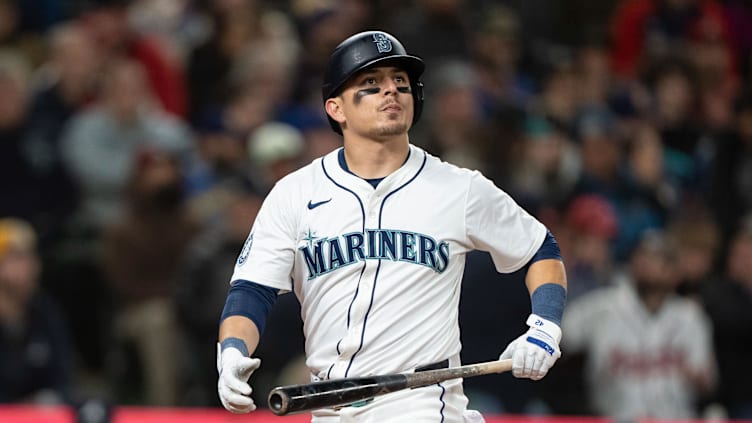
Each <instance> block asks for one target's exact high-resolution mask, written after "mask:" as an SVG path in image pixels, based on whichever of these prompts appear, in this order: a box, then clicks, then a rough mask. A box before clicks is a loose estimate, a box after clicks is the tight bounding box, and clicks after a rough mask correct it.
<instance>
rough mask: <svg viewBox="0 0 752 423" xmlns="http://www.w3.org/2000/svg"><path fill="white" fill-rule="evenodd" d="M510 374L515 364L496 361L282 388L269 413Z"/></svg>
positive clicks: (272, 398) (277, 390) (348, 402)
mask: <svg viewBox="0 0 752 423" xmlns="http://www.w3.org/2000/svg"><path fill="white" fill-rule="evenodd" d="M510 370H512V360H497V361H488V362H485V363H476V364H468V365H465V366H460V367H454V368H449V369H438V370H428V371H423V372H415V373H395V374H386V375H375V376H365V377H357V378H349V379H348V378H344V379H330V380H323V381H320V382H312V383H307V384H302V385H288V386H279V387H276V388H274V389H272V390H271V392H269V398H268V401H269V409H270V410H271V411H272V413H274V414H276V415H278V416H283V415H285V414H291V413H300V412H305V411H311V410H316V409H319V408H328V407H342V406H347V405H351V404H353V403H357V402H359V401H364V400H368V399H372V398H374V397H377V396H380V395H384V394H388V393H390V392H396V391H401V390H403V389H408V388H409V389H413V388H420V387H422V386H428V385H433V384H434V383H439V382H442V381H445V380H449V379H457V378H466V377H473V376H480V375H487V374H492V373H502V372H508V371H510Z"/></svg>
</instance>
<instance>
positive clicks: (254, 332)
mask: <svg viewBox="0 0 752 423" xmlns="http://www.w3.org/2000/svg"><path fill="white" fill-rule="evenodd" d="M228 338H238V339H241V340H242V341H243V342H245V345H246V347H248V353H249V355H253V352H254V351H255V350H256V347H257V346H258V343H259V338H260V334H259V330H258V328H257V327H256V324H255V323H253V320H251V319H249V318H247V317H245V316H229V317H227V318H226V319H224V320H222V323H221V324H220V325H219V342H222V341H224V340H225V339H228Z"/></svg>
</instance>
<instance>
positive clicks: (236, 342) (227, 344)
mask: <svg viewBox="0 0 752 423" xmlns="http://www.w3.org/2000/svg"><path fill="white" fill-rule="evenodd" d="M220 348H221V351H222V353H223V354H224V353H225V351H227V350H229V349H231V348H232V349H236V350H237V351H238V352H240V355H241V356H243V357H249V356H250V353H249V352H248V346H247V345H246V344H245V341H243V340H242V339H240V338H235V337H229V338H225V339H223V340H222V342H221V343H220Z"/></svg>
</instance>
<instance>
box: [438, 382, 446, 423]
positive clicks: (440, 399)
mask: <svg viewBox="0 0 752 423" xmlns="http://www.w3.org/2000/svg"><path fill="white" fill-rule="evenodd" d="M436 386H438V387H439V388H441V395H439V401H441V409H440V410H439V414H440V415H441V423H444V408H446V402H444V394H446V388H445V387H444V385H442V384H441V382H439V383H437V384H436Z"/></svg>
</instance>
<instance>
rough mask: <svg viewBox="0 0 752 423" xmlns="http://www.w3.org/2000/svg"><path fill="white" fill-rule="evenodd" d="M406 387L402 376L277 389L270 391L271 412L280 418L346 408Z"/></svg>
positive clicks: (364, 378)
mask: <svg viewBox="0 0 752 423" xmlns="http://www.w3.org/2000/svg"><path fill="white" fill-rule="evenodd" d="M406 387H407V377H406V376H405V375H402V374H394V375H382V376H372V377H359V378H352V379H333V380H324V381H320V382H314V383H309V384H305V385H291V386H284V387H277V388H274V389H272V390H271V392H269V409H270V410H271V411H272V412H273V413H274V414H276V415H278V416H283V415H285V414H290V413H297V412H302V411H310V410H316V409H319V408H328V407H337V406H346V405H350V404H353V403H356V402H358V401H363V400H366V399H369V398H372V397H375V396H378V395H383V394H386V393H389V392H394V391H399V390H401V389H405V388H406Z"/></svg>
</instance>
